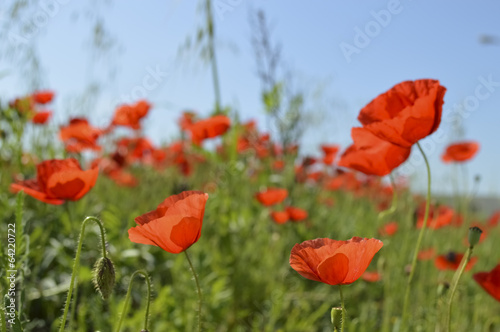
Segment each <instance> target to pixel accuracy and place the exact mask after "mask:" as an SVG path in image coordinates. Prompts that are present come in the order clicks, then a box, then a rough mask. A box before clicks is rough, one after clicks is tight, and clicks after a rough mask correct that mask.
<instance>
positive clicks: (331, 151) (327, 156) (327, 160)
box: [321, 144, 340, 165]
mask: <svg viewBox="0 0 500 332" xmlns="http://www.w3.org/2000/svg"><path fill="white" fill-rule="evenodd" d="M339 149H340V147H339V146H338V145H336V144H332V145H321V150H323V153H324V157H323V164H325V165H331V164H333V161H334V160H335V157H336V156H337V153H338V152H339Z"/></svg>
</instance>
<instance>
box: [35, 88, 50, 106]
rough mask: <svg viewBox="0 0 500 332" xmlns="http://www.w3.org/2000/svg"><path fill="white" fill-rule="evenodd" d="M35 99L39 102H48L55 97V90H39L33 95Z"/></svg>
mask: <svg viewBox="0 0 500 332" xmlns="http://www.w3.org/2000/svg"><path fill="white" fill-rule="evenodd" d="M31 97H32V98H33V101H34V102H35V103H37V104H48V103H50V102H51V101H52V99H53V98H54V92H52V91H49V90H44V91H37V92H35V93H33V94H32V95H31Z"/></svg>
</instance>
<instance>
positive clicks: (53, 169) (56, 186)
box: [10, 158, 99, 204]
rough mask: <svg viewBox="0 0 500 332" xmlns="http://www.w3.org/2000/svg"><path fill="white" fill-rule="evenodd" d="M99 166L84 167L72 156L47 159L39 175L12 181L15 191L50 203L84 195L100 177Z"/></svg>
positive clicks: (38, 172) (39, 167)
mask: <svg viewBox="0 0 500 332" xmlns="http://www.w3.org/2000/svg"><path fill="white" fill-rule="evenodd" d="M98 174H99V170H98V168H97V167H94V168H92V169H89V170H88V171H83V170H82V169H81V168H80V165H79V164H78V161H77V160H76V159H73V158H69V159H62V160H61V159H52V160H46V161H43V162H42V163H40V164H38V165H37V178H36V179H32V180H26V181H20V182H17V183H13V184H11V185H10V189H11V190H12V191H13V192H15V193H16V192H18V191H24V192H25V193H26V194H28V195H30V196H32V197H34V198H36V199H38V200H40V201H42V202H45V203H49V204H62V203H63V202H64V201H65V200H71V201H76V200H79V199H80V198H82V197H83V196H84V195H85V194H86V193H87V192H88V191H89V190H90V189H92V187H94V185H95V183H96V181H97V175H98Z"/></svg>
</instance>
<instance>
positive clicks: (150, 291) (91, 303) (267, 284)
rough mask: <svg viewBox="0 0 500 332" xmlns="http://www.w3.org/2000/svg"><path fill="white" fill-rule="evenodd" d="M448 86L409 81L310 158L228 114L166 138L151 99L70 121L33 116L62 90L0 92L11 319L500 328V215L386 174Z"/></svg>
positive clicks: (183, 121)
mask: <svg viewBox="0 0 500 332" xmlns="http://www.w3.org/2000/svg"><path fill="white" fill-rule="evenodd" d="M445 92H446V88H445V87H443V86H441V85H440V83H439V81H437V80H431V79H422V80H416V81H405V82H402V83H398V84H396V85H395V86H394V87H392V88H390V89H389V90H388V91H386V92H382V93H381V94H380V95H379V96H375V98H374V99H373V101H371V102H370V103H369V104H367V105H366V106H365V107H364V108H363V109H362V110H361V111H360V113H359V117H358V119H359V121H360V122H361V125H360V126H359V127H355V128H353V129H352V138H353V144H352V145H351V146H349V147H347V148H342V147H340V146H338V145H336V144H325V145H322V146H320V147H318V150H317V153H316V155H314V156H312V155H311V156H300V155H299V154H298V148H299V147H298V146H297V145H293V144H292V145H289V146H280V145H279V144H278V143H277V142H274V141H273V140H272V138H271V137H270V136H269V135H268V134H266V133H263V132H260V131H259V130H258V129H257V124H256V123H255V122H252V121H250V122H246V123H240V122H238V121H237V120H234V119H231V118H230V117H229V116H227V115H224V114H222V113H220V114H217V115H213V116H211V117H208V118H204V119H201V118H199V117H198V115H197V114H195V113H192V112H184V113H182V115H181V117H180V118H179V133H180V137H181V138H180V139H179V140H178V141H175V142H172V143H170V144H168V145H166V146H154V145H153V144H152V143H151V142H150V141H149V140H148V138H147V136H146V134H147V133H145V132H143V131H142V130H141V121H142V119H143V118H145V117H147V116H148V113H149V112H152V111H154V106H152V105H151V104H150V103H149V102H147V101H146V100H141V101H138V102H137V103H134V104H129V105H121V106H119V107H117V109H116V110H115V113H114V116H113V118H112V119H110V121H109V126H107V127H105V128H97V127H94V126H93V125H92V124H91V123H90V122H89V121H88V120H87V119H85V118H73V119H70V120H69V121H68V123H67V124H66V125H62V126H61V127H60V129H59V132H52V131H50V130H47V129H46V128H44V127H43V121H42V123H39V122H38V118H39V116H38V115H39V114H44V112H46V111H44V110H45V109H46V108H47V105H49V104H50V103H51V101H52V99H53V98H55V96H56V94H55V93H54V92H53V91H49V90H46V91H37V92H35V93H33V94H31V95H28V96H25V97H20V98H18V99H16V100H13V101H11V102H9V103H8V104H5V105H2V114H3V117H2V119H5V120H2V121H4V122H3V124H2V125H3V126H4V127H5V128H6V129H8V130H10V132H8V135H6V139H5V140H3V141H2V149H4V151H6V152H7V153H8V154H7V156H8V158H5V157H4V159H3V160H2V178H3V179H4V180H3V181H2V187H3V189H2V193H3V194H2V200H1V203H2V209H1V211H2V218H3V220H4V222H3V223H2V234H3V236H4V237H5V238H4V239H2V241H1V243H2V251H1V252H2V260H1V262H2V266H1V271H2V279H1V284H2V292H3V294H4V295H5V298H4V299H5V301H4V303H3V309H4V310H2V311H1V315H2V331H6V326H9V328H11V329H12V330H13V331H21V330H24V331H96V330H99V331H139V330H141V329H142V330H147V331H199V330H203V331H330V330H332V329H335V330H339V331H344V330H345V331H395V330H396V331H398V330H400V331H430V330H434V329H436V330H438V331H466V330H467V331H495V330H497V329H498V328H500V321H499V315H498V313H499V308H500V307H499V306H498V301H499V300H500V270H499V266H498V265H497V264H498V259H499V258H498V255H497V253H498V250H496V249H495V248H496V243H495V240H494V239H495V238H496V237H497V236H499V234H498V233H499V229H498V223H499V220H500V214H499V213H498V212H497V213H496V214H493V215H492V216H485V215H483V214H481V213H477V212H472V211H468V210H467V206H466V205H461V204H459V205H457V206H456V207H451V206H448V205H446V204H443V203H440V202H437V201H436V200H434V199H432V196H431V199H430V200H429V199H428V198H427V197H426V196H425V195H417V194H415V193H413V192H412V191H411V189H410V188H409V187H408V184H407V182H406V181H405V180H404V179H402V178H397V177H394V176H391V182H387V181H382V180H381V177H383V176H385V175H388V174H390V173H391V172H392V171H393V170H395V169H397V167H398V166H399V165H400V164H402V163H403V162H404V161H405V160H406V159H407V158H408V156H409V155H410V154H411V153H420V152H422V151H421V149H419V148H420V146H419V140H420V139H422V138H424V137H426V136H428V135H432V133H433V132H434V131H435V130H436V129H437V128H438V127H439V125H440V117H441V113H442V105H443V97H444V95H445ZM29 126H33V127H34V130H35V135H37V138H36V145H35V149H34V150H33V151H29V152H27V151H24V150H23V149H22V148H21V146H20V144H19V141H18V140H19V139H21V138H22V135H23V130H24V129H26V128H28V127H29ZM119 127H125V129H126V130H128V133H129V134H128V136H125V137H123V136H122V137H116V136H117V135H116V131H117V130H118V128H119ZM54 139H57V140H60V141H61V143H62V145H63V147H62V148H61V149H55V148H53V145H52V144H51V141H52V140H54ZM209 141H215V142H217V145H216V147H215V148H206V147H204V145H206V144H207V143H209ZM419 150H420V151H419ZM478 150H479V145H478V144H477V143H475V142H458V143H457V144H452V145H450V146H448V147H446V148H444V149H443V155H442V160H443V162H445V163H464V162H466V161H467V160H469V159H471V158H473V157H474V155H475V154H476V153H477V152H478ZM84 151H90V153H91V155H92V156H93V158H91V159H89V158H86V157H84V155H83V154H82V153H83V152H84ZM4 156H5V155H4ZM450 166H452V165H450ZM421 171H422V172H426V171H430V170H426V169H422V170H421ZM7 179H12V181H10V183H8V182H9V181H7ZM429 179H432V178H431V173H429ZM428 194H429V195H432V193H428ZM462 203H463V201H462ZM464 204H466V202H465V203H464ZM134 221H135V222H134ZM9 229H12V231H10V230H9ZM8 234H12V236H11V235H8ZM9 244H12V245H9ZM10 248H13V249H14V250H9V249H10ZM10 273H14V274H13V275H14V278H13V279H9V278H8V277H9V276H10ZM9 290H10V294H11V295H9ZM10 299H14V301H12V300H10ZM11 303H14V305H15V307H14V308H15V309H14V310H10V309H9V305H11ZM11 307H12V305H11ZM6 322H7V324H6Z"/></svg>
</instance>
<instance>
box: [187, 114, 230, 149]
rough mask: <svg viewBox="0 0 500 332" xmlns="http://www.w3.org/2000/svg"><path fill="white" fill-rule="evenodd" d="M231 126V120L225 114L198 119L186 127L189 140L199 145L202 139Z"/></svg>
mask: <svg viewBox="0 0 500 332" xmlns="http://www.w3.org/2000/svg"><path fill="white" fill-rule="evenodd" d="M230 126H231V120H230V119H229V118H228V117H227V116H225V115H216V116H213V117H211V118H208V119H205V120H200V121H197V122H195V123H193V124H192V125H191V126H189V127H188V130H189V131H190V132H191V140H192V141H193V143H194V144H196V145H201V143H202V142H203V140H205V139H207V138H213V137H217V136H220V135H222V134H224V133H225V132H226V131H227V130H228V129H229V127H230Z"/></svg>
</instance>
